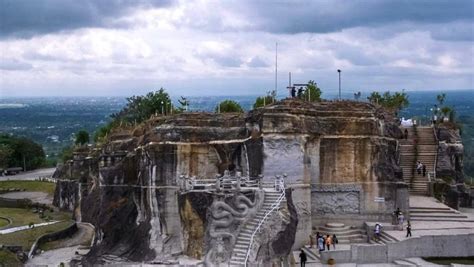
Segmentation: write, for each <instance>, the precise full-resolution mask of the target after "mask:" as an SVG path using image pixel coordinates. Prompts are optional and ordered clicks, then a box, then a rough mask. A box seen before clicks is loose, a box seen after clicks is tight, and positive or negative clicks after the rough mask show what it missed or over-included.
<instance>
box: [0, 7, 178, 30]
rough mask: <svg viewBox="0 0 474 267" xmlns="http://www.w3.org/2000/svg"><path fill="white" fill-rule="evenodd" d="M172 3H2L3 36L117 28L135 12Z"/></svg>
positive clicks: (0, 12)
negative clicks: (121, 18)
mask: <svg viewBox="0 0 474 267" xmlns="http://www.w3.org/2000/svg"><path fill="white" fill-rule="evenodd" d="M170 4H171V0H162V1H159V0H157V1H153V0H149V1H146V0H101V1H96V0H80V1H77V0H34V1H30V0H0V17H1V27H0V37H1V38H9V37H14V38H30V37H33V36H36V35H41V34H47V33H54V32H60V31H67V30H74V29H80V28H85V27H99V28H101V27H105V28H108V27H114V26H115V27H117V26H120V24H119V21H118V18H120V17H121V16H124V15H126V14H129V13H131V12H133V11H134V10H136V9H139V8H148V7H165V6H169V5H170Z"/></svg>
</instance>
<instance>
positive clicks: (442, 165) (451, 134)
mask: <svg viewBox="0 0 474 267" xmlns="http://www.w3.org/2000/svg"><path fill="white" fill-rule="evenodd" d="M437 136H438V141H439V148H438V161H437V164H436V176H437V177H450V178H451V179H452V180H453V181H454V182H455V183H463V182H464V173H463V153H464V147H463V145H462V139H461V136H460V134H459V130H456V129H449V128H445V127H439V128H438V129H437Z"/></svg>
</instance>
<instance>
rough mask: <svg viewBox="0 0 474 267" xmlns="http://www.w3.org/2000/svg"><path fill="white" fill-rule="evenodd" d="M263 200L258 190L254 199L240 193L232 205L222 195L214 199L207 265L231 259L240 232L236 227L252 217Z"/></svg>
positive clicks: (209, 229)
mask: <svg viewBox="0 0 474 267" xmlns="http://www.w3.org/2000/svg"><path fill="white" fill-rule="evenodd" d="M262 202H263V199H262V198H261V197H260V195H259V194H258V192H256V193H255V199H254V201H251V200H250V199H249V198H248V197H247V196H245V195H244V194H242V193H238V195H237V196H236V197H234V198H233V203H231V204H232V205H229V204H228V203H227V202H226V201H225V200H224V199H223V197H222V196H218V197H217V198H215V199H214V202H213V203H212V205H211V207H210V211H211V212H210V217H211V222H210V224H209V228H208V236H209V237H210V246H209V250H208V252H207V254H206V256H205V259H204V263H205V264H206V266H213V265H216V264H219V263H225V262H227V261H228V260H230V257H231V252H232V248H233V246H234V244H235V242H236V239H237V235H238V233H239V231H237V230H236V227H238V226H239V225H241V224H242V223H243V222H244V221H246V220H248V219H250V218H251V217H252V216H253V215H254V214H255V213H256V210H257V209H256V208H258V206H260V205H261V203H262Z"/></svg>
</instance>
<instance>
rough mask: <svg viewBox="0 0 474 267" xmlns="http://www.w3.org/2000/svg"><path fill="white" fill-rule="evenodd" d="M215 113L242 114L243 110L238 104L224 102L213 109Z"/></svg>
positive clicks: (228, 101)
mask: <svg viewBox="0 0 474 267" xmlns="http://www.w3.org/2000/svg"><path fill="white" fill-rule="evenodd" d="M215 111H216V112H220V113H227V112H244V109H243V108H242V107H241V106H240V105H239V103H237V102H235V101H233V100H229V99H227V100H224V101H222V102H220V103H219V104H218V105H217V106H216V109H215Z"/></svg>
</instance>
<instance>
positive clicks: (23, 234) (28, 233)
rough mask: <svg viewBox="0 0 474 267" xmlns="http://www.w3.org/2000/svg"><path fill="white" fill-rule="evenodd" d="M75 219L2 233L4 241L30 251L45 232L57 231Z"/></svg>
mask: <svg viewBox="0 0 474 267" xmlns="http://www.w3.org/2000/svg"><path fill="white" fill-rule="evenodd" d="M72 223H74V222H73V221H63V222H58V223H55V224H51V225H47V226H40V227H35V228H33V229H28V230H23V231H18V232H15V233H11V234H5V235H2V236H1V237H2V243H3V244H8V245H18V246H22V247H23V249H24V250H25V251H29V249H30V248H31V246H32V245H33V243H34V242H35V241H36V239H37V238H38V237H40V236H42V235H44V234H47V233H52V232H57V231H59V230H62V229H65V228H67V227H68V226H70V225H71V224H72Z"/></svg>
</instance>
